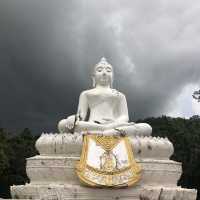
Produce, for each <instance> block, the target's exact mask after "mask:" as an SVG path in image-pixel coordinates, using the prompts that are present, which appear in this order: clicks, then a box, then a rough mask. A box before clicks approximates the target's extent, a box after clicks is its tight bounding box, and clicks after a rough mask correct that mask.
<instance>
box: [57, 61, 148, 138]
mask: <svg viewBox="0 0 200 200" xmlns="http://www.w3.org/2000/svg"><path fill="white" fill-rule="evenodd" d="M92 78H93V86H94V88H92V89H89V90H85V91H83V92H82V93H81V95H80V98H79V105H78V111H77V114H76V115H72V116H69V117H68V118H67V119H63V120H61V121H60V122H59V123H58V129H59V131H60V132H61V133H64V132H66V133H67V132H71V133H73V132H78V133H80V134H100V135H140V136H149V135H151V132H152V128H151V126H150V125H149V124H146V123H138V124H136V123H134V122H129V115H128V108H127V102H126V97H125V95H124V94H122V93H121V92H119V91H117V90H115V89H113V88H112V83H113V67H112V66H111V65H110V64H109V63H108V62H107V61H106V59H105V58H102V59H101V61H100V62H99V63H98V64H96V65H95V67H94V72H93V77H92Z"/></svg>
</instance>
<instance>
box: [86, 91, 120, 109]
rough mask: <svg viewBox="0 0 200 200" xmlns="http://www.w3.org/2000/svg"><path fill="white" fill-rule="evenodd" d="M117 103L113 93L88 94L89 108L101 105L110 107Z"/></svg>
mask: <svg viewBox="0 0 200 200" xmlns="http://www.w3.org/2000/svg"><path fill="white" fill-rule="evenodd" d="M117 103H118V98H117V96H116V95H115V94H113V93H98V92H96V93H93V94H90V95H89V96H88V104H89V107H90V108H94V107H102V108H107V109H109V108H110V109H111V108H112V107H114V106H116V105H117Z"/></svg>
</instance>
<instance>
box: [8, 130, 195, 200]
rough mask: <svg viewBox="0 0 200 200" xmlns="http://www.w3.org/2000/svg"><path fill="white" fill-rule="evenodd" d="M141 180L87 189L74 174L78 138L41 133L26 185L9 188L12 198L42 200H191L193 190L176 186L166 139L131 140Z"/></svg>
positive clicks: (177, 165)
mask: <svg viewBox="0 0 200 200" xmlns="http://www.w3.org/2000/svg"><path fill="white" fill-rule="evenodd" d="M130 141H131V144H132V148H133V152H134V156H135V159H136V161H137V163H139V164H140V165H141V167H142V177H141V180H140V181H139V182H138V183H137V185H135V186H132V187H129V188H121V189H115V188H113V189H111V188H88V187H85V186H83V185H81V183H80V181H79V179H78V177H77V175H76V174H75V164H76V162H77V161H79V159H80V153H81V148H82V137H81V136H80V135H76V134H75V135H69V134H43V135H42V136H41V137H40V138H39V139H38V141H37V142H36V148H37V149H38V151H39V153H40V155H37V156H34V157H31V158H28V159H27V165H26V171H27V175H28V177H29V179H30V183H29V184H26V185H21V186H12V187H11V194H12V197H13V198H16V199H43V200H46V199H47V200H64V199H66V200H74V199H80V200H117V199H122V200H195V199H196V193H197V192H196V190H193V189H192V190H191V189H183V188H181V187H177V181H178V180H179V178H180V176H181V173H182V167H181V163H178V162H175V161H172V160H170V159H169V158H170V156H171V155H172V154H173V145H172V143H171V142H170V141H169V140H168V139H167V138H165V139H164V138H155V137H131V138H130Z"/></svg>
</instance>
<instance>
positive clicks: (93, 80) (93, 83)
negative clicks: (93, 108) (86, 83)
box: [92, 75, 96, 88]
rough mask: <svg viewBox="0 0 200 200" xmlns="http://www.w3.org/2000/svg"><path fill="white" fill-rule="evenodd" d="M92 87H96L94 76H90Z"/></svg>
mask: <svg viewBox="0 0 200 200" xmlns="http://www.w3.org/2000/svg"><path fill="white" fill-rule="evenodd" d="M92 87H94V88H95V87H96V81H95V78H94V75H92Z"/></svg>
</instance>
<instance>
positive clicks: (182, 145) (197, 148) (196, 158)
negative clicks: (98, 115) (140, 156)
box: [140, 116, 200, 200]
mask: <svg viewBox="0 0 200 200" xmlns="http://www.w3.org/2000/svg"><path fill="white" fill-rule="evenodd" d="M140 121H141V120H140ZM143 122H147V123H149V124H151V126H152V127H153V133H152V134H153V136H161V137H168V139H169V140H170V141H171V142H172V143H173V144H174V154H173V155H172V157H171V159H172V160H175V161H178V162H182V167H183V173H182V176H181V178H180V180H179V182H178V184H179V185H181V186H183V187H186V188H196V189H198V192H199V191H200V171H199V168H200V117H199V116H193V117H191V118H190V119H183V118H171V117H167V116H162V117H159V118H148V119H145V120H143ZM197 200H200V194H199V195H198V198H197Z"/></svg>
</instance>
